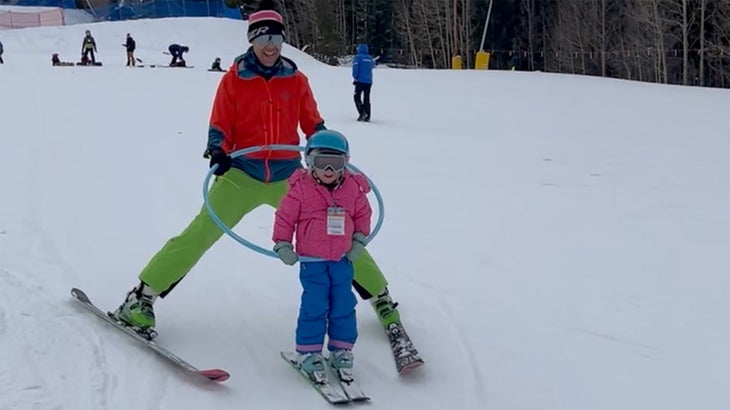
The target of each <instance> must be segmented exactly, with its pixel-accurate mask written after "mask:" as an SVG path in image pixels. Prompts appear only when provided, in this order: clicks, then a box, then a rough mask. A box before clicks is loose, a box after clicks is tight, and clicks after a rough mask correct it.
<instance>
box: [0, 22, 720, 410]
mask: <svg viewBox="0 0 730 410" xmlns="http://www.w3.org/2000/svg"><path fill="white" fill-rule="evenodd" d="M86 28H89V29H91V30H92V32H93V33H94V35H95V36H96V40H97V42H98V43H99V51H100V53H99V59H100V60H102V61H103V62H104V67H102V68H89V67H71V68H54V67H51V66H50V54H51V53H52V52H54V51H55V52H60V53H61V58H62V59H64V60H73V61H75V60H76V59H77V58H78V53H79V51H80V47H81V39H82V37H83V31H84V30H85V29H86ZM127 32H130V33H132V34H133V36H134V37H135V39H136V40H137V43H138V46H139V48H140V49H139V51H138V53H137V54H138V56H139V57H140V58H142V59H143V60H144V61H145V62H157V63H160V62H162V63H164V62H166V61H167V56H164V55H162V54H161V52H162V51H164V50H166V48H167V45H168V44H170V43H171V42H179V43H182V44H187V45H189V46H190V47H191V53H190V56H189V59H188V61H189V62H190V63H191V64H193V65H195V66H196V68H195V69H191V70H172V69H148V68H145V69H141V68H138V69H130V68H126V67H124V66H123V65H124V62H125V56H124V49H123V48H122V47H121V44H122V43H123V40H124V35H125V34H126V33H127ZM244 33H245V23H242V22H237V21H232V20H223V19H213V18H201V19H192V18H181V19H161V20H139V21H129V22H114V23H98V24H89V25H76V26H67V27H45V28H36V29H24V30H17V31H10V32H6V33H3V43H4V45H5V50H6V52H5V55H4V58H5V61H6V64H4V65H0V90H2V93H0V127H1V129H2V132H1V133H0V152H2V153H3V154H4V155H3V156H2V159H0V187H1V188H2V191H1V192H2V200H0V409H2V410H9V409H13V410H15V409H130V408H135V409H234V408H252V409H292V408H297V409H304V410H306V409H320V408H326V407H327V405H326V404H325V403H324V402H323V401H322V399H321V398H319V397H318V396H317V395H315V394H314V393H313V392H312V391H310V389H309V388H308V387H307V386H306V384H305V383H304V382H303V381H302V380H301V379H300V378H299V376H298V375H296V374H295V373H293V372H292V371H291V370H290V369H289V367H288V366H286V365H285V364H284V363H283V362H282V361H281V360H280V359H279V358H278V352H279V351H280V350H286V349H291V348H292V345H293V332H294V326H295V321H296V315H297V309H298V298H299V291H300V290H299V283H298V280H297V269H296V268H291V267H287V266H284V265H283V264H282V263H280V262H278V261H277V260H275V259H271V258H267V257H264V256H261V255H258V254H255V253H253V252H251V251H249V250H247V249H244V248H242V247H241V246H240V245H238V244H237V243H235V242H234V241H233V240H231V239H230V238H227V237H225V238H223V239H222V240H221V241H219V242H218V243H217V244H216V245H215V246H214V247H213V248H212V249H211V250H210V252H209V253H208V254H207V255H206V256H205V257H204V258H203V259H202V260H201V261H200V263H199V264H198V265H197V266H196V267H195V268H194V269H193V271H192V272H191V273H190V275H189V276H188V277H187V278H186V279H185V280H184V281H182V282H181V283H180V285H179V286H178V287H177V288H176V289H175V291H174V292H173V293H171V295H170V296H169V297H168V298H166V299H165V300H162V301H161V302H160V303H158V304H157V305H156V312H157V316H158V322H159V326H158V330H159V332H160V336H159V339H158V340H159V343H161V344H164V345H165V346H166V347H168V348H170V349H171V350H173V351H174V352H176V353H178V354H180V355H181V356H182V357H184V358H186V359H188V360H190V361H191V362H192V363H193V364H196V365H198V366H200V367H218V366H220V367H224V368H226V369H227V370H229V371H230V372H231V374H232V377H231V379H230V380H229V381H228V382H226V383H225V384H224V385H221V386H217V385H210V384H208V383H205V382H200V381H198V380H194V379H191V378H189V377H186V376H184V375H182V374H180V373H179V372H177V371H173V370H171V368H170V367H169V366H167V365H166V364H165V363H164V362H162V361H160V360H158V359H157V358H156V357H155V356H154V355H153V354H151V352H148V351H146V350H145V349H143V348H141V347H138V346H136V345H135V344H133V343H132V342H131V340H128V338H127V337H126V336H125V335H123V334H121V333H118V332H115V331H114V330H113V329H111V328H109V327H108V326H106V325H104V324H103V323H101V322H100V321H98V320H97V319H95V318H93V317H92V316H91V315H89V314H87V313H86V312H84V311H82V310H81V309H80V308H79V307H78V306H76V305H74V304H73V303H72V302H71V299H70V296H69V289H70V288H71V287H73V286H78V287H81V288H83V289H85V290H86V291H87V292H88V294H89V295H90V297H91V298H92V300H94V301H95V302H96V303H97V304H98V305H100V306H102V307H104V308H108V309H111V308H114V307H116V305H118V304H119V303H120V302H121V301H122V299H123V297H124V295H125V293H126V291H127V290H128V289H130V288H131V287H132V286H133V285H134V284H135V282H136V275H137V273H138V272H139V271H140V269H141V268H142V267H143V266H144V265H145V264H146V262H147V261H148V259H149V258H150V257H151V256H152V255H153V254H154V253H155V252H156V251H157V250H158V249H159V248H160V246H162V244H163V243H164V241H166V240H167V239H168V238H169V237H171V236H173V235H175V234H177V233H178V232H180V231H181V230H182V229H183V228H184V227H185V226H186V224H187V223H188V222H189V221H190V220H191V218H192V217H193V216H194V214H195V213H196V212H197V211H198V209H199V207H200V205H201V200H202V198H201V194H200V190H201V186H202V185H201V184H202V181H203V177H204V176H205V173H206V172H207V162H206V161H205V160H204V159H203V158H202V153H203V149H204V147H205V141H206V132H207V120H208V115H209V112H210V105H211V100H212V96H213V93H214V91H215V87H216V85H217V81H218V79H219V78H220V77H219V76H220V75H219V74H217V73H209V72H206V71H205V68H207V67H208V66H209V64H210V63H211V62H212V60H213V58H215V57H216V56H220V57H222V58H223V60H224V61H231V60H232V59H233V58H234V57H235V55H237V54H239V53H241V52H243V50H245V48H246V47H247V44H246V42H245V37H244ZM284 54H285V55H287V56H289V57H291V58H293V59H295V60H296V61H297V63H298V64H299V65H300V67H301V68H302V70H304V71H305V73H306V74H307V75H308V76H309V77H310V80H311V84H312V86H313V89H314V92H315V95H316V97H317V99H318V101H319V104H320V109H321V111H322V113H323V115H324V116H325V118H326V120H327V125H328V126H329V127H331V128H334V129H338V130H340V131H342V132H344V133H345V134H346V135H347V136H349V137H350V139H351V143H352V153H353V162H354V163H355V164H356V165H357V166H358V167H360V168H361V169H362V170H363V171H365V172H366V173H368V175H369V176H370V177H371V178H372V179H373V180H374V181H375V182H376V183H377V185H378V187H379V189H380V190H381V192H382V194H383V197H384V199H385V205H386V220H385V225H384V227H383V230H382V231H381V233H380V235H379V236H378V238H376V239H375V241H374V242H373V243H372V244H371V245H370V249H371V252H372V253H373V255H375V257H376V259H377V261H378V262H379V264H380V265H381V267H382V268H383V270H384V271H385V272H386V274H387V276H388V279H389V280H390V282H391V291H392V293H393V295H394V297H395V298H396V299H397V301H398V302H400V307H401V312H402V316H403V318H404V322H405V324H406V326H407V328H408V330H409V332H410V334H411V336H412V337H413V339H414V341H415V342H416V344H417V346H418V348H419V349H420V350H421V352H422V354H423V356H424V358H425V359H426V361H427V365H426V366H425V367H423V368H422V369H420V370H419V371H418V372H417V373H414V374H411V375H409V376H408V377H399V376H398V375H396V373H395V371H394V366H393V363H392V360H391V358H390V353H389V349H388V346H387V342H386V338H385V335H384V334H383V332H382V330H381V329H380V327H379V325H378V323H377V320H376V319H375V316H374V314H373V312H372V309H371V308H370V307H369V306H368V303H360V305H359V306H358V314H359V328H360V339H359V341H358V344H357V346H356V349H355V354H356V374H357V376H358V377H359V379H360V381H361V384H362V385H363V387H364V389H365V390H366V391H367V392H368V393H369V394H370V395H371V396H372V397H373V401H372V403H371V404H370V405H368V407H369V408H373V409H445V408H455V409H501V410H509V409H520V410H523V409H541V410H543V409H556V410H557V409H561V410H565V409H575V410H583V409H592V410H601V409H606V410H617V409H622V410H624V409H626V410H628V409H637V410H722V409H727V408H730V388H729V387H730V273H729V272H730V215H729V214H728V209H730V165H729V164H728V153H729V152H730V123H728V121H727V109H728V107H730V92H728V91H727V90H714V89H700V88H687V87H675V86H662V85H653V84H642V83H634V82H626V81H616V80H607V79H599V78H589V77H579V76H564V75H551V74H540V73H522V72H499V71H488V72H475V71H461V72H457V71H437V70H432V71H427V70H423V71H418V70H410V71H406V70H378V71H377V72H376V73H375V81H376V84H375V86H374V88H373V116H374V121H373V122H372V123H370V124H363V123H357V122H356V121H354V118H355V110H354V107H353V104H352V101H351V98H352V97H351V95H352V86H351V85H350V83H351V80H350V73H349V71H348V69H347V68H334V67H328V66H324V65H321V64H319V63H317V62H316V61H315V60H313V59H312V58H310V57H308V56H306V55H304V54H302V53H300V52H298V51H297V50H294V49H292V48H291V47H288V46H287V47H286V49H285V51H284ZM271 225H272V211H271V209H264V208H262V209H259V210H257V211H255V212H254V213H252V214H251V215H249V216H248V217H247V218H246V219H245V220H244V222H242V223H241V224H240V225H239V226H238V227H237V228H236V232H237V233H239V234H240V235H243V236H245V237H246V238H248V239H250V240H253V241H255V242H256V243H258V244H260V245H262V246H266V247H269V246H271V245H272V244H271V241H270V233H271Z"/></svg>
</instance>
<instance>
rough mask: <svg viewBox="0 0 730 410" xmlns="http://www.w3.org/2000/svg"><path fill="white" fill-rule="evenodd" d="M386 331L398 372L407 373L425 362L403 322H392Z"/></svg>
mask: <svg viewBox="0 0 730 410" xmlns="http://www.w3.org/2000/svg"><path fill="white" fill-rule="evenodd" d="M385 331H386V333H387V334H388V339H389V340H390V350H391V351H392V352H393V359H394V360H395V368H396V370H397V371H398V374H407V373H409V372H410V371H412V370H414V369H416V368H418V367H421V366H423V365H424V364H425V362H424V361H423V359H422V358H421V356H420V355H419V354H418V350H416V347H415V346H414V345H413V342H412V341H411V338H410V337H409V336H408V333H406V329H405V328H404V327H403V324H402V323H401V322H395V323H391V324H390V325H388V326H387V327H386V328H385Z"/></svg>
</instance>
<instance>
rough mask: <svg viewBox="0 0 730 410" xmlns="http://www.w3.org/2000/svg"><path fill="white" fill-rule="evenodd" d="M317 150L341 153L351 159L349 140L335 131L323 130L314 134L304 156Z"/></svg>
mask: <svg viewBox="0 0 730 410" xmlns="http://www.w3.org/2000/svg"><path fill="white" fill-rule="evenodd" d="M315 149H321V150H327V151H334V152H339V153H341V154H343V155H345V156H346V157H350V144H349V143H348V142H347V138H345V136H344V135H342V134H341V133H339V132H337V131H334V130H322V131H317V132H315V133H314V134H312V136H311V137H309V140H308V141H307V146H306V147H305V149H304V154H305V155H309V154H310V152H311V151H312V150H315Z"/></svg>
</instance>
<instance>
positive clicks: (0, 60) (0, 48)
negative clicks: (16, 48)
mask: <svg viewBox="0 0 730 410" xmlns="http://www.w3.org/2000/svg"><path fill="white" fill-rule="evenodd" d="M0 64H5V61H3V42H2V41H0Z"/></svg>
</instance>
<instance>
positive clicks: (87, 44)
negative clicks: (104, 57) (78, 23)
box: [81, 30, 98, 65]
mask: <svg viewBox="0 0 730 410" xmlns="http://www.w3.org/2000/svg"><path fill="white" fill-rule="evenodd" d="M97 52H98V51H97V50H96V40H94V37H93V36H92V35H91V30H86V35H85V36H84V41H83V42H82V43H81V63H82V64H83V65H96V58H95V57H94V53H97ZM89 54H91V60H89Z"/></svg>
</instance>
